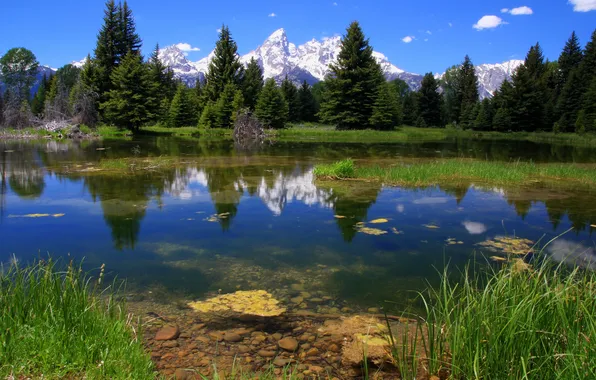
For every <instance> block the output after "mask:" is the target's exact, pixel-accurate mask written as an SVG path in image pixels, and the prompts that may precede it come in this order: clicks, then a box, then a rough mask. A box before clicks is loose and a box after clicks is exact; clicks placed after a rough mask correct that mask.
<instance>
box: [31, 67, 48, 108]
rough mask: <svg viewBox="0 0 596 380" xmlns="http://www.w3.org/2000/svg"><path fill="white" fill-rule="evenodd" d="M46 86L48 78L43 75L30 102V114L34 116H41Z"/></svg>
mask: <svg viewBox="0 0 596 380" xmlns="http://www.w3.org/2000/svg"><path fill="white" fill-rule="evenodd" d="M48 85H49V81H48V77H47V75H45V74H44V75H43V78H42V80H41V83H40V84H39V87H38V88H37V92H36V93H35V96H34V97H33V100H31V112H33V114H34V115H35V116H38V117H39V116H42V114H43V109H44V105H45V103H46V95H47V92H48Z"/></svg>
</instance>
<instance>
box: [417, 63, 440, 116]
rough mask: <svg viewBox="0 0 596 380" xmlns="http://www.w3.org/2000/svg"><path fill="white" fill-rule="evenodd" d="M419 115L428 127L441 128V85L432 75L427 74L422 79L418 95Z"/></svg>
mask: <svg viewBox="0 0 596 380" xmlns="http://www.w3.org/2000/svg"><path fill="white" fill-rule="evenodd" d="M418 113H419V115H420V117H421V118H422V119H423V120H424V123H425V124H426V125H427V126H429V127H438V126H441V94H439V84H438V82H437V80H436V79H435V77H434V75H433V74H432V73H427V74H426V75H425V76H424V78H423V79H422V85H421V87H420V91H419V95H418Z"/></svg>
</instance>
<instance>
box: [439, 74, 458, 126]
mask: <svg viewBox="0 0 596 380" xmlns="http://www.w3.org/2000/svg"><path fill="white" fill-rule="evenodd" d="M460 74H461V70H460V67H459V66H457V65H456V66H451V67H450V68H449V69H447V70H446V71H445V75H443V77H442V78H441V88H442V89H443V98H444V101H445V117H446V119H447V122H448V123H459V121H460V115H461V111H462V107H461V80H460Z"/></svg>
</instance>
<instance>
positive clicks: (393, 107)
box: [369, 82, 401, 130]
mask: <svg viewBox="0 0 596 380" xmlns="http://www.w3.org/2000/svg"><path fill="white" fill-rule="evenodd" d="M400 111H401V110H400V107H399V100H398V98H397V94H396V92H395V91H394V88H393V87H392V85H391V84H389V83H388V82H385V83H383V84H382V85H381V86H379V93H378V94H377V100H376V101H375V104H374V106H373V113H372V116H371V117H370V122H369V124H370V125H371V126H372V127H373V128H375V129H380V130H391V129H395V127H396V126H398V125H399V123H400V121H401V112H400Z"/></svg>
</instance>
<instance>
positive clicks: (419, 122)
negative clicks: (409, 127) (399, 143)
mask: <svg viewBox="0 0 596 380" xmlns="http://www.w3.org/2000/svg"><path fill="white" fill-rule="evenodd" d="M414 126H415V127H416V128H427V127H428V126H427V125H426V121H424V118H423V117H422V116H418V117H417V118H416V122H415V123H414Z"/></svg>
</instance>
